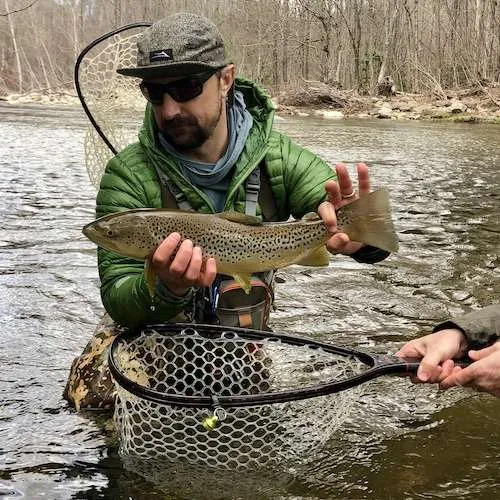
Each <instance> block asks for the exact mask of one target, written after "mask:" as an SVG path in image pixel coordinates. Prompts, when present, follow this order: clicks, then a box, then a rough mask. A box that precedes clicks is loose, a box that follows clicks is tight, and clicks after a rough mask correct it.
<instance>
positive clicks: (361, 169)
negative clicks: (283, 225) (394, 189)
mask: <svg viewBox="0 0 500 500" xmlns="http://www.w3.org/2000/svg"><path fill="white" fill-rule="evenodd" d="M335 170H336V172H337V178H338V182H335V181H328V182H327V183H326V184H325V189H326V191H327V193H328V201H324V202H323V203H321V205H320V206H319V208H318V213H319V215H320V217H321V218H322V219H323V222H324V223H325V225H326V227H327V228H328V229H329V230H330V232H331V233H332V237H331V238H330V239H329V240H328V241H327V242H326V247H327V249H328V250H329V252H331V253H333V254H335V253H341V254H344V255H350V254H353V253H354V252H356V251H358V250H359V249H360V248H361V247H362V246H364V245H363V243H359V242H357V241H351V240H350V238H349V236H348V235H347V234H346V233H342V232H339V229H338V227H337V216H336V213H335V210H338V209H339V208H341V207H343V206H345V205H349V203H352V202H353V201H355V200H357V199H358V198H359V196H361V195H364V194H368V193H369V192H370V176H369V173H368V167H367V166H366V165H365V164H364V163H358V164H357V165H356V170H357V173H358V192H356V190H355V189H354V186H353V184H352V181H351V177H350V176H349V172H348V170H347V167H346V166H345V165H344V164H343V163H338V164H337V165H335Z"/></svg>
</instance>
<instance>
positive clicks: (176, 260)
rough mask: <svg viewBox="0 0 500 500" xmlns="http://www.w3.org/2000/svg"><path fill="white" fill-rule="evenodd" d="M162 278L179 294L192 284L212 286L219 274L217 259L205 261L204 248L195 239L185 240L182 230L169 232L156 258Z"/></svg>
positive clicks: (154, 264)
mask: <svg viewBox="0 0 500 500" xmlns="http://www.w3.org/2000/svg"><path fill="white" fill-rule="evenodd" d="M152 263H153V269H154V271H155V273H156V275H157V276H158V279H159V280H160V281H161V282H162V283H163V284H164V285H165V286H166V287H167V288H168V289H169V290H170V291H171V292H172V293H173V294H175V295H179V296H182V295H184V294H185V293H186V292H187V291H188V290H189V289H190V288H191V287H193V286H197V287H208V286H211V285H212V283H213V281H214V280H215V276H216V274H217V266H216V263H215V259H213V258H209V259H207V261H206V262H203V258H202V250H201V248H200V247H198V246H193V242H192V241H191V240H184V241H182V243H181V236H180V234H179V233H172V234H170V235H168V236H167V237H166V238H165V239H164V240H163V241H162V242H161V244H160V245H159V246H158V248H157V249H156V251H155V253H154V254H153V258H152Z"/></svg>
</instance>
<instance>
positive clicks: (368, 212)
mask: <svg viewBox="0 0 500 500" xmlns="http://www.w3.org/2000/svg"><path fill="white" fill-rule="evenodd" d="M337 218H338V225H339V228H340V229H341V231H342V232H344V233H346V234H347V235H348V236H349V238H350V239H351V240H353V241H359V242H360V243H365V244H367V245H372V246H374V247H377V248H381V249H382V250H386V251H387V252H397V251H398V247H399V244H398V238H397V235H396V231H395V230H394V224H393V222H392V219H391V206H390V203H389V193H388V192H387V191H386V190H385V189H379V190H377V191H373V192H372V193H369V194H366V195H362V196H360V198H359V199H357V200H356V201H354V202H352V203H350V204H349V205H346V206H345V207H342V208H340V209H339V210H338V211H337Z"/></svg>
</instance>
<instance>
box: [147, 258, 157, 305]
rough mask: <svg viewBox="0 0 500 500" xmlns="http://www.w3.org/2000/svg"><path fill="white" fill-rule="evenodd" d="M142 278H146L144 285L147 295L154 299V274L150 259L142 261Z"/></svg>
mask: <svg viewBox="0 0 500 500" xmlns="http://www.w3.org/2000/svg"><path fill="white" fill-rule="evenodd" d="M144 276H145V278H146V285H147V286H148V290H149V295H151V297H154V296H155V294H156V273H155V270H154V268H153V263H152V262H151V258H149V257H148V258H147V259H146V260H145V261H144Z"/></svg>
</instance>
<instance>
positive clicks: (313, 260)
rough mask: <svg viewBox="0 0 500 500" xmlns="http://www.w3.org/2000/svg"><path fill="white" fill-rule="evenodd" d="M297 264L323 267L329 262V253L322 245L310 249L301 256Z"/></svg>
mask: <svg viewBox="0 0 500 500" xmlns="http://www.w3.org/2000/svg"><path fill="white" fill-rule="evenodd" d="M295 264H298V265H299V266H313V267H324V266H328V265H329V264H330V253H329V252H328V250H327V249H326V247H325V246H324V245H321V246H320V247H318V248H314V249H313V250H311V251H310V252H309V253H308V254H307V255H306V256H304V257H302V258H301V259H300V260H299V261H298V262H295Z"/></svg>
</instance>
